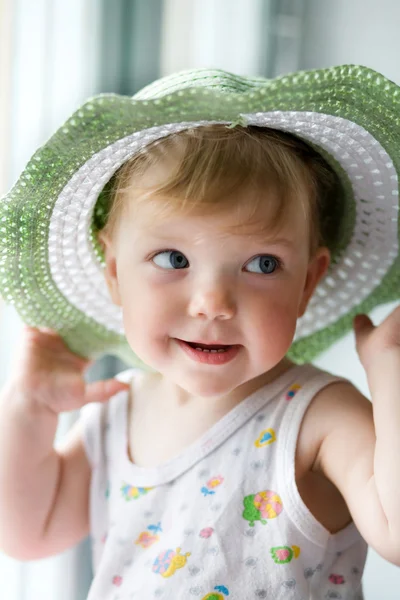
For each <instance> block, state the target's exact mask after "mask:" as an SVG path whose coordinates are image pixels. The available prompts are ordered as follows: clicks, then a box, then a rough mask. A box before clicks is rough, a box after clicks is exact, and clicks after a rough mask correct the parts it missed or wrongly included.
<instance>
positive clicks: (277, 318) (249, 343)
mask: <svg viewBox="0 0 400 600" xmlns="http://www.w3.org/2000/svg"><path fill="white" fill-rule="evenodd" d="M241 193H243V194H246V192H241ZM267 200H268V198H266V201H267ZM243 201H245V197H244V198H243ZM259 218H260V219H261V218H265V215H261V214H260V215H259ZM235 224H237V219H235V215H234V214H233V211H231V212H230V213H229V212H228V211H226V210H224V212H221V213H218V215H214V214H213V215H209V216H174V217H168V218H167V219H163V220H162V222H160V221H157V220H156V219H155V218H154V214H153V213H152V209H151V207H150V206H148V205H147V206H146V203H144V204H143V205H141V206H140V209H139V210H138V211H136V212H135V216H134V218H133V216H130V214H129V211H126V213H125V215H124V218H123V219H121V222H120V224H119V227H118V230H117V232H116V234H115V236H114V239H113V241H112V242H109V243H108V244H107V247H106V251H105V255H106V263H107V267H106V273H105V275H106V279H107V284H108V287H109V290H110V294H111V297H112V299H113V301H114V303H115V304H117V305H119V306H121V307H122V311H123V322H124V327H125V332H126V337H127V339H128V342H129V344H130V345H131V347H132V349H133V351H134V352H135V353H136V354H137V355H138V356H139V357H140V358H141V359H142V360H143V361H144V362H145V363H147V364H148V365H150V366H151V367H152V368H154V369H155V370H156V371H158V372H159V373H161V374H162V375H163V376H165V377H167V378H168V379H169V380H172V381H174V382H175V383H176V384H177V385H179V386H180V387H182V388H184V389H186V390H187V391H188V392H190V393H192V394H194V395H197V396H215V395H221V394H226V393H229V391H231V390H233V389H235V388H237V387H238V386H239V385H242V384H244V383H246V382H247V381H250V380H252V379H254V378H256V377H258V376H260V375H261V374H263V373H265V372H267V371H269V370H271V369H272V368H273V367H274V366H276V365H277V364H278V363H279V362H280V361H281V360H282V359H283V358H284V356H285V354H286V352H287V350H288V349H289V348H290V345H291V343H292V341H293V337H294V333H295V329H296V321H297V319H298V317H299V316H301V315H302V314H303V313H304V310H305V308H306V305H307V302H308V300H309V298H310V296H311V294H312V292H313V290H314V288H315V285H316V284H317V282H318V280H319V279H320V278H321V277H322V275H323V274H324V272H325V271H326V268H327V266H328V264H329V251H328V250H327V249H321V250H320V251H319V253H318V254H317V256H316V257H315V258H314V259H313V260H312V261H310V259H309V252H308V248H309V244H308V240H309V233H308V227H307V224H306V222H305V217H304V215H303V212H302V210H301V209H300V208H296V207H295V206H293V209H292V210H291V211H290V212H288V214H287V218H286V220H285V223H284V225H283V227H282V228H281V229H280V231H279V232H278V233H274V235H271V236H269V237H263V238H260V236H258V237H257V236H252V235H250V234H246V235H242V234H238V233H232V232H231V233H227V232H226V228H227V227H229V226H233V225H235ZM182 341H183V342H203V343H207V344H223V345H229V346H236V347H237V348H236V350H235V352H233V353H232V352H231V353H227V356H228V354H229V357H228V358H229V360H228V358H226V359H223V360H221V362H220V363H219V364H212V363H211V362H210V361H208V360H196V359H195V358H194V355H193V353H191V351H190V350H189V351H188V349H187V346H186V345H185V344H182ZM216 360H217V359H216ZM214 362H215V361H214Z"/></svg>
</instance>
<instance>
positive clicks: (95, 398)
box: [84, 379, 130, 404]
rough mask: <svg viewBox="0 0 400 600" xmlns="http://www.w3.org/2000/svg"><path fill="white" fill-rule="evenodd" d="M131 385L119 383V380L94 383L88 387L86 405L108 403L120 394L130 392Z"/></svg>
mask: <svg viewBox="0 0 400 600" xmlns="http://www.w3.org/2000/svg"><path fill="white" fill-rule="evenodd" d="M129 389H130V385H129V383H124V382H122V381H118V380H117V379H106V380H100V381H94V382H92V383H89V384H88V385H87V386H86V390H85V397H84V403H85V404H88V403H90V402H106V401H107V400H109V399H110V398H111V397H112V396H115V394H118V393H119V392H123V391H128V390H129Z"/></svg>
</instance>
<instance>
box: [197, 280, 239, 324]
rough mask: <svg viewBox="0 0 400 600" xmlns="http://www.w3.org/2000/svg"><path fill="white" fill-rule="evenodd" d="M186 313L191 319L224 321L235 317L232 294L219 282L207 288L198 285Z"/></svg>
mask: <svg viewBox="0 0 400 600" xmlns="http://www.w3.org/2000/svg"><path fill="white" fill-rule="evenodd" d="M188 312H189V315H190V316H191V317H206V318H207V319H209V320H214V319H221V320H226V319H232V317H233V316H234V315H235V313H236V306H235V302H234V299H233V295H232V292H231V291H230V290H229V289H228V288H227V286H225V285H224V284H223V283H222V282H221V281H220V282H215V283H214V284H212V285H207V286H204V285H203V286H201V284H199V285H198V286H197V288H196V289H195V291H194V293H193V295H192V297H191V299H190V302H189V308H188Z"/></svg>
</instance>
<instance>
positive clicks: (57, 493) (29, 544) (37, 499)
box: [0, 326, 129, 560]
mask: <svg viewBox="0 0 400 600" xmlns="http://www.w3.org/2000/svg"><path fill="white" fill-rule="evenodd" d="M90 362H91V361H89V360H88V359H86V358H83V357H80V356H78V355H76V354H74V353H73V352H71V351H70V350H69V348H68V347H67V346H66V344H65V343H64V341H63V340H62V338H61V337H60V335H59V334H57V333H56V332H54V331H51V330H48V329H42V330H39V329H34V328H32V327H28V326H26V327H25V329H24V331H23V338H22V344H20V346H19V348H18V360H17V361H16V364H15V370H14V373H12V375H11V377H10V379H9V381H8V383H7V384H6V386H5V387H4V389H3V390H2V391H1V394H0V548H1V549H2V550H4V552H6V553H7V554H9V555H10V556H13V557H14V558H18V559H20V560H32V559H37V558H43V557H45V556H49V555H51V554H55V553H57V552H61V551H62V550H65V549H66V548H67V547H69V546H72V545H73V544H74V543H76V542H77V541H79V540H80V539H81V538H82V537H83V535H84V534H85V533H86V532H87V530H88V516H87V513H88V506H87V504H88V487H89V478H90V468H89V464H88V461H87V459H86V455H85V451H84V448H83V445H82V441H81V438H80V433H79V423H78V425H77V427H76V428H74V430H73V431H72V432H70V434H69V436H67V441H66V443H64V444H63V446H62V447H61V449H60V448H59V449H58V450H56V449H54V448H53V443H54V436H55V433H56V429H57V423H58V415H59V414H60V413H61V412H68V411H72V410H77V409H80V408H81V407H82V406H84V405H85V404H87V403H89V402H107V401H108V400H109V398H110V397H111V396H112V395H113V394H116V393H118V392H119V391H121V390H126V389H127V388H128V389H129V384H127V383H123V382H120V381H117V380H116V379H109V380H104V381H95V382H92V383H89V384H87V383H86V382H85V380H84V377H83V371H84V370H85V369H86V368H87V367H88V365H89V364H90Z"/></svg>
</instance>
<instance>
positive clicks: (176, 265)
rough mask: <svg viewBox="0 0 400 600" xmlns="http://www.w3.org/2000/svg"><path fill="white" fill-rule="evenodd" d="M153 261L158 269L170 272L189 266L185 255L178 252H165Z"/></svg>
mask: <svg viewBox="0 0 400 600" xmlns="http://www.w3.org/2000/svg"><path fill="white" fill-rule="evenodd" d="M155 259H157V260H158V261H159V262H157V261H156V260H155ZM152 261H153V262H154V263H155V264H156V265H157V266H158V267H161V268H163V269H168V270H173V269H184V268H185V267H186V266H187V265H188V264H189V261H188V260H187V258H186V257H185V256H184V254H182V252H179V251H178V250H163V251H162V252H158V253H157V254H155V255H154V256H153V258H152Z"/></svg>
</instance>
